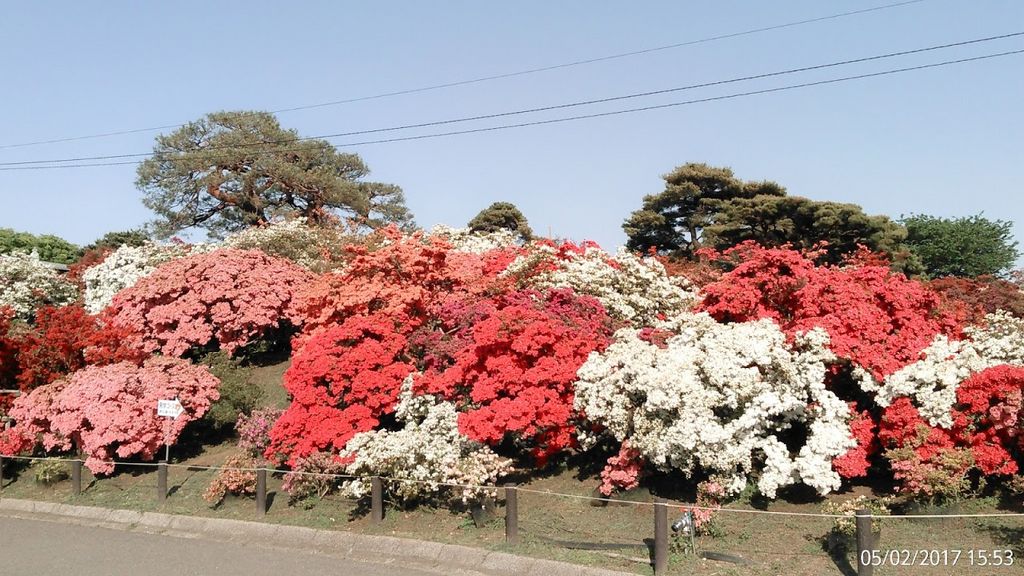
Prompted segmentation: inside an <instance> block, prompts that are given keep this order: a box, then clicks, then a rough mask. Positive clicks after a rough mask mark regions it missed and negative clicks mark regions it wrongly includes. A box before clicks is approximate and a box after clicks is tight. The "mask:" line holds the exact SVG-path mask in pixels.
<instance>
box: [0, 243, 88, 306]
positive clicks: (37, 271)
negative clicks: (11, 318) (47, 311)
mask: <svg viewBox="0 0 1024 576" xmlns="http://www.w3.org/2000/svg"><path fill="white" fill-rule="evenodd" d="M77 298H78V290H77V288H75V285H74V284H73V283H71V282H69V281H67V280H65V279H64V278H63V277H62V276H61V275H60V274H59V273H58V272H57V271H56V270H54V269H53V268H51V267H50V266H47V265H46V263H45V262H43V261H42V260H40V259H39V254H37V253H36V252H34V251H33V252H31V253H29V252H11V253H9V254H0V308H4V307H6V308H10V309H12V310H14V315H15V316H16V317H17V318H20V319H22V320H31V319H32V317H33V316H34V315H35V312H36V310H38V309H39V308H41V307H43V306H48V305H49V306H63V305H65V304H70V303H72V302H74V301H75V300H76V299H77Z"/></svg>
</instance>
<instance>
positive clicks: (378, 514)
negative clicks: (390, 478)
mask: <svg viewBox="0 0 1024 576" xmlns="http://www.w3.org/2000/svg"><path fill="white" fill-rule="evenodd" d="M370 520H372V521H373V522H383V521H384V483H383V482H381V480H380V476H374V477H373V478H371V479H370Z"/></svg>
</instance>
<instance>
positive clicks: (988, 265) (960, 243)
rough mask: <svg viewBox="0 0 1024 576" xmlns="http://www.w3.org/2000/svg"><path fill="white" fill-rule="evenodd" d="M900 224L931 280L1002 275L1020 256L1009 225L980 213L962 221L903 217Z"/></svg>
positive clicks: (922, 216)
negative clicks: (905, 228) (948, 277)
mask: <svg viewBox="0 0 1024 576" xmlns="http://www.w3.org/2000/svg"><path fill="white" fill-rule="evenodd" d="M903 225H904V226H906V227H907V244H908V245H909V246H910V249H911V250H912V251H913V252H914V254H916V255H917V257H918V258H919V259H920V260H921V262H922V264H924V268H925V273H926V274H928V275H929V276H931V277H933V278H939V277H942V276H960V277H975V276H982V275H985V274H989V275H993V276H996V275H1003V274H1006V273H1007V272H1009V270H1010V268H1011V267H1012V266H1013V263H1014V261H1016V259H1017V257H1018V256H1020V252H1019V251H1018V250H1017V242H1015V241H1014V240H1013V234H1012V232H1011V228H1012V226H1013V223H1012V222H1008V221H1004V220H989V219H988V218H984V217H982V216H981V215H980V214H978V215H976V216H967V217H963V218H937V217H935V216H928V215H925V214H920V215H912V216H910V217H908V218H904V219H903Z"/></svg>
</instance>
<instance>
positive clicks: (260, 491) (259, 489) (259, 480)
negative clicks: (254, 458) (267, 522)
mask: <svg viewBox="0 0 1024 576" xmlns="http://www.w3.org/2000/svg"><path fill="white" fill-rule="evenodd" d="M256 513H257V514H259V515H260V516H263V515H265V514H266V513H267V469H266V468H260V469H259V470H257V471H256Z"/></svg>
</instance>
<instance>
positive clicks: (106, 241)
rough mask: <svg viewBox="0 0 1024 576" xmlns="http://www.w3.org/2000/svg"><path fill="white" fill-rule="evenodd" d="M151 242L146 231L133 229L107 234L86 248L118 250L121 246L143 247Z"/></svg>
mask: <svg viewBox="0 0 1024 576" xmlns="http://www.w3.org/2000/svg"><path fill="white" fill-rule="evenodd" d="M148 241H149V235H148V234H146V232H145V231H144V230H140V229H138V228H133V229H131V230H124V231H121V232H107V233H106V234H104V235H103V236H102V237H100V238H99V239H97V240H96V241H94V242H93V243H92V244H89V245H88V246H86V247H85V249H86V250H103V249H107V248H109V249H111V250H117V249H118V248H120V247H121V246H133V247H136V246H142V245H143V244H145V243H146V242H148Z"/></svg>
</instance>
